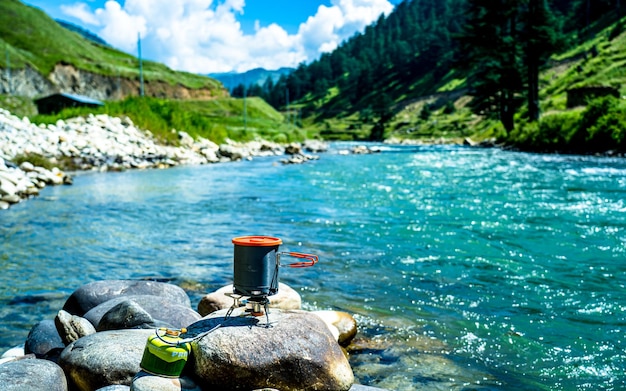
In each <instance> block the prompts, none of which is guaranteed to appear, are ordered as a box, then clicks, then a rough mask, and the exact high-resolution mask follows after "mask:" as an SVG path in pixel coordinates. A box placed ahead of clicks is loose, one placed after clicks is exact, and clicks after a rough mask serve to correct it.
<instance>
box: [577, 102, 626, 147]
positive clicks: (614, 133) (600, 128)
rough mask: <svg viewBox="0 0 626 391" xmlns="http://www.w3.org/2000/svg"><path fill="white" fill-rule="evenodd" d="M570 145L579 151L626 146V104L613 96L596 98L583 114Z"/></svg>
mask: <svg viewBox="0 0 626 391" xmlns="http://www.w3.org/2000/svg"><path fill="white" fill-rule="evenodd" d="M570 145H571V146H572V147H573V148H574V149H575V150H577V151H585V152H604V151H608V150H612V149H621V150H623V149H625V148H626V104H624V103H623V102H621V101H620V100H619V99H618V98H614V97H612V96H607V97H602V98H598V99H594V100H593V101H591V102H590V103H589V105H588V106H587V108H586V109H585V111H584V112H583V114H582V117H581V119H580V121H579V123H578V127H577V129H576V132H575V133H574V134H573V135H572V137H571V139H570Z"/></svg>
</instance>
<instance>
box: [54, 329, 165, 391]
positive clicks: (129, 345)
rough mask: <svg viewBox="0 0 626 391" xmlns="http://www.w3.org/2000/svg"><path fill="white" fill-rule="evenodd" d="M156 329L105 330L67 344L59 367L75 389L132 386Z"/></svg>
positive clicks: (87, 390) (84, 390) (88, 389)
mask: <svg viewBox="0 0 626 391" xmlns="http://www.w3.org/2000/svg"><path fill="white" fill-rule="evenodd" d="M153 333H154V331H153V330H115V331H102V332H99V333H96V334H91V335H88V336H85V337H83V338H81V339H79V340H77V341H75V342H72V343H71V344H70V345H68V346H67V347H66V348H65V350H63V353H61V357H60V358H59V365H60V366H61V367H62V368H63V370H64V371H65V373H66V374H67V377H68V379H69V381H70V384H72V385H73V388H75V389H77V390H81V391H90V390H96V389H98V388H102V387H106V386H109V385H114V384H120V385H127V386H130V384H131V382H132V380H133V378H134V377H135V375H136V374H137V373H138V372H139V371H140V370H141V368H140V367H139V364H140V363H141V358H142V356H143V351H144V349H145V347H146V342H147V340H148V337H149V336H150V335H152V334H153Z"/></svg>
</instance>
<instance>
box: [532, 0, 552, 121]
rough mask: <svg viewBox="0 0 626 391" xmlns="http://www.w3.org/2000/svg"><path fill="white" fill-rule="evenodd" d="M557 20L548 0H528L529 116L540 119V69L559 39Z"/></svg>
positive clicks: (533, 119)
mask: <svg viewBox="0 0 626 391" xmlns="http://www.w3.org/2000/svg"><path fill="white" fill-rule="evenodd" d="M557 32H558V30H557V20H556V18H555V17H554V15H553V14H552V13H551V12H550V9H549V6H548V3H547V1H546V0H528V8H527V10H526V26H525V34H524V42H525V56H526V69H527V83H528V84H527V98H528V117H529V120H530V121H537V120H538V119H539V115H540V112H539V70H540V68H541V66H543V65H544V64H545V62H546V61H547V60H548V57H549V56H550V54H551V53H552V52H553V51H554V50H555V48H556V45H557V42H558V41H559V38H558V35H557Z"/></svg>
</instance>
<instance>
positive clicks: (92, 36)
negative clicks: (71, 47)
mask: <svg viewBox="0 0 626 391" xmlns="http://www.w3.org/2000/svg"><path fill="white" fill-rule="evenodd" d="M55 22H57V23H58V24H60V25H61V26H63V27H65V28H66V29H68V30H70V31H73V32H75V33H78V34H80V35H82V36H83V37H84V38H86V39H88V40H90V41H93V42H95V43H97V44H100V45H104V46H109V47H110V46H111V45H109V44H108V43H107V42H106V41H105V40H104V39H102V38H100V37H99V36H97V35H96V34H94V33H92V32H91V31H89V30H86V29H84V28H82V27H80V26H77V25H75V24H73V23H70V22H66V21H65V20H61V19H55Z"/></svg>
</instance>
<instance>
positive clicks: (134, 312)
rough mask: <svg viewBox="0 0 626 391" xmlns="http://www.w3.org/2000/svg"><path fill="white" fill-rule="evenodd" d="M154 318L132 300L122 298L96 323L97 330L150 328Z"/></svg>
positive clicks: (153, 325) (153, 324)
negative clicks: (122, 299)
mask: <svg viewBox="0 0 626 391" xmlns="http://www.w3.org/2000/svg"><path fill="white" fill-rule="evenodd" d="M154 327H155V323H154V319H153V318H152V316H150V314H149V313H148V312H146V310H144V309H143V308H141V306H140V305H139V304H137V303H135V302H134V301H132V300H124V301H122V302H121V303H119V304H117V305H115V306H114V307H113V308H111V309H110V310H108V311H107V312H106V313H105V314H104V315H102V319H100V322H99V323H98V331H105V330H121V329H151V328H154Z"/></svg>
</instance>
